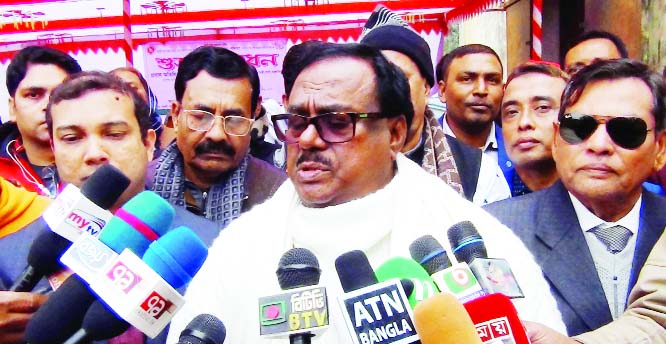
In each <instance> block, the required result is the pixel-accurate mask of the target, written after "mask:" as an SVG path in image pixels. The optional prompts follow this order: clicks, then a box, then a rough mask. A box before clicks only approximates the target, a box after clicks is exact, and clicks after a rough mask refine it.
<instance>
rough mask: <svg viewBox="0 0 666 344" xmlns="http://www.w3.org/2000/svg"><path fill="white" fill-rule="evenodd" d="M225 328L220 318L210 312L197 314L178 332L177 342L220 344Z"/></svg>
mask: <svg viewBox="0 0 666 344" xmlns="http://www.w3.org/2000/svg"><path fill="white" fill-rule="evenodd" d="M226 337H227V329H226V328H225V327H224V324H223V323H222V321H220V319H218V318H216V317H215V316H213V315H210V314H199V315H197V316H196V317H195V318H194V319H192V321H190V323H189V324H188V325H187V327H185V329H184V330H183V331H182V332H181V333H180V338H179V339H178V344H222V343H224V339H225V338H226Z"/></svg>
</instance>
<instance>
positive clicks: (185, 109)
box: [148, 46, 286, 228]
mask: <svg viewBox="0 0 666 344" xmlns="http://www.w3.org/2000/svg"><path fill="white" fill-rule="evenodd" d="M174 88H175V91H176V101H175V102H173V104H172V106H171V115H172V116H173V117H174V118H175V123H174V124H175V131H176V140H175V142H173V143H171V144H170V145H169V146H167V147H166V148H165V149H164V151H163V152H162V154H161V155H160V157H159V158H158V159H157V161H156V163H155V164H154V166H153V167H154V169H149V176H148V177H149V178H148V179H149V180H151V181H152V183H149V187H150V188H151V189H152V190H153V191H155V192H157V193H158V194H160V196H162V197H164V198H165V199H166V200H168V201H169V202H170V203H172V204H174V205H176V206H180V207H183V208H187V209H188V210H190V211H191V212H193V213H195V214H197V215H199V216H203V217H205V218H207V219H209V220H211V221H214V222H216V223H217V224H219V225H220V227H221V228H224V227H226V226H227V225H228V224H229V222H230V221H231V220H233V219H235V218H237V217H238V216H239V215H240V214H241V212H244V211H246V210H248V209H250V208H251V207H252V206H253V205H254V204H256V203H261V202H263V201H264V200H265V199H266V198H268V197H270V195H272V194H273V192H274V191H275V190H276V189H277V188H278V186H280V184H281V183H282V182H283V181H284V180H285V179H286V176H285V174H284V172H283V171H281V170H279V169H277V168H275V167H273V166H272V165H269V164H268V163H264V162H263V161H261V160H259V159H255V158H253V157H251V156H250V155H249V154H248V150H249V147H250V135H249V133H250V129H251V127H252V122H253V117H254V116H253V114H254V113H255V110H256V109H257V107H258V106H259V102H260V101H261V97H259V77H258V75H257V72H256V70H255V69H253V68H252V67H251V66H250V65H249V64H248V63H247V62H246V61H245V60H244V59H243V58H242V57H241V56H239V55H237V54H236V53H234V52H232V51H230V50H227V49H224V48H218V47H211V46H203V47H199V48H197V49H195V50H194V51H192V52H190V53H189V54H187V56H185V57H184V58H183V60H182V61H181V63H180V65H179V66H178V74H177V75H176V81H175V85H174Z"/></svg>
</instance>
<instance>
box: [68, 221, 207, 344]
mask: <svg viewBox="0 0 666 344" xmlns="http://www.w3.org/2000/svg"><path fill="white" fill-rule="evenodd" d="M207 255H208V249H207V248H206V245H205V244H204V243H203V242H202V241H201V239H199V237H197V236H196V234H194V232H192V231H191V230H190V229H189V228H187V227H184V226H181V227H178V228H175V229H173V230H172V231H170V232H168V233H166V234H165V235H164V236H162V237H161V238H159V239H157V240H156V241H154V242H153V243H151V244H150V246H149V247H148V249H147V250H146V253H145V254H144V255H143V262H144V263H145V264H146V265H147V266H148V268H150V269H152V270H153V271H155V272H156V273H157V275H159V276H160V277H162V278H163V279H164V281H165V282H167V283H168V284H169V285H170V286H171V287H172V288H175V289H177V288H181V287H183V286H184V285H185V284H187V283H189V281H190V280H192V277H193V276H194V275H195V274H196V273H197V272H198V271H199V269H200V268H201V266H202V265H203V263H204V261H205V260H206V257H207ZM128 268H129V269H128V270H131V271H135V272H138V271H139V270H140V268H138V267H134V266H128ZM135 280H138V281H139V282H137V283H141V281H143V280H145V278H143V277H142V275H141V274H140V273H136V274H135ZM135 287H136V288H139V287H140V286H133V288H135ZM128 292H129V291H128ZM100 296H101V295H100ZM117 296H118V295H112V297H111V298H100V299H98V300H96V301H95V302H94V303H93V304H92V305H90V308H89V309H88V311H87V312H86V314H85V316H84V318H83V323H82V326H81V329H80V330H79V331H77V332H76V333H74V335H72V336H71V337H70V338H69V339H68V340H67V341H66V342H65V343H66V344H74V343H80V342H87V341H92V340H105V339H109V338H113V337H115V336H118V335H120V334H122V333H123V332H125V331H126V330H127V329H128V328H129V327H130V323H128V322H127V321H125V320H124V318H123V317H121V316H120V315H118V313H117V312H115V311H114V310H113V309H116V310H118V311H119V313H122V314H126V313H135V314H136V313H142V311H141V308H140V307H138V309H137V307H136V305H135V306H134V307H131V306H129V307H128V306H127V305H124V302H123V301H122V300H119V299H118V298H117ZM123 297H127V295H126V294H123ZM163 300H165V301H164V302H163V303H160V302H153V303H152V306H151V307H155V308H154V309H152V308H151V309H150V311H147V313H151V314H152V315H157V314H160V316H161V314H162V313H163V312H165V311H167V308H169V307H170V306H169V305H168V304H169V303H171V302H172V301H167V300H166V299H163ZM149 304H150V302H149ZM142 306H143V305H142ZM144 310H145V309H144ZM174 313H175V312H174ZM171 315H172V314H171ZM158 318H159V317H158ZM161 320H162V322H164V321H163V319H161ZM167 323H168V321H167ZM164 325H166V323H164ZM158 333H159V331H158V332H157V333H156V334H158ZM156 334H155V335H156Z"/></svg>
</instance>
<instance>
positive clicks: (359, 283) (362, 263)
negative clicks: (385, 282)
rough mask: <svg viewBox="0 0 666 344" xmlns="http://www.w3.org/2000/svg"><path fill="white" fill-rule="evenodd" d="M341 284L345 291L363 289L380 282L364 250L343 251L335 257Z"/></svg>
mask: <svg viewBox="0 0 666 344" xmlns="http://www.w3.org/2000/svg"><path fill="white" fill-rule="evenodd" d="M335 269H336V270H337V271H338V277H339V278H340V284H342V290H344V291H345V293H348V292H350V291H354V290H356V289H361V288H363V287H367V286H369V285H373V284H376V283H377V282H378V280H377V276H375V271H374V270H372V266H371V265H370V261H368V257H367V256H366V255H365V253H363V251H359V250H354V251H349V252H347V253H343V254H342V255H341V256H340V257H338V258H336V259H335Z"/></svg>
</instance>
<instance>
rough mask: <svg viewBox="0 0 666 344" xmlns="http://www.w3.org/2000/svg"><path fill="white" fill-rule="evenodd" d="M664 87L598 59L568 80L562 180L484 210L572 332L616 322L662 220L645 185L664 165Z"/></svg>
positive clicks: (558, 149) (636, 69)
mask: <svg viewBox="0 0 666 344" xmlns="http://www.w3.org/2000/svg"><path fill="white" fill-rule="evenodd" d="M665 92H666V91H665V89H664V85H663V81H662V79H661V77H660V76H659V75H657V74H655V73H652V72H650V71H649V69H648V67H647V66H646V65H644V64H642V63H640V62H636V61H631V60H614V61H600V62H597V63H594V64H592V65H590V66H588V67H585V68H583V69H582V70H581V71H580V72H578V73H577V74H576V75H575V76H574V77H573V78H572V80H571V81H570V82H569V83H568V84H567V87H566V88H565V90H564V95H563V98H562V106H561V108H560V112H559V114H558V121H557V122H556V123H554V129H555V134H554V135H555V137H554V141H553V158H554V159H555V163H556V166H557V171H558V174H559V175H560V179H561V181H560V182H557V183H556V184H554V185H553V186H551V187H549V188H547V189H544V190H542V191H539V192H535V193H532V194H529V195H526V196H521V197H517V198H512V199H509V200H505V201H501V202H498V203H496V204H490V205H488V206H486V207H485V209H486V210H487V211H489V212H490V213H491V214H493V215H494V216H496V217H497V218H498V219H499V220H500V221H502V222H503V223H504V224H506V225H507V226H508V227H510V228H512V229H513V230H514V231H515V232H516V234H517V235H519V236H520V237H521V239H522V240H523V241H524V242H525V244H526V245H527V247H528V248H529V249H530V250H531V252H532V254H533V255H534V256H535V258H536V260H537V262H538V263H539V264H540V266H541V269H542V270H543V273H544V275H545V277H546V279H547V280H548V282H549V283H550V285H551V288H552V291H553V295H555V297H556V299H557V301H558V306H559V308H560V311H561V313H562V317H563V320H564V321H565V324H566V325H567V330H568V334H569V335H577V334H580V333H583V332H588V331H591V330H594V329H597V328H599V327H601V326H603V325H605V324H607V323H609V322H611V321H613V320H614V319H616V318H618V317H619V316H620V315H621V314H622V312H623V311H624V309H625V306H626V299H627V294H628V291H629V290H631V289H632V287H633V286H634V284H635V283H636V278H637V276H638V272H639V271H640V270H641V267H642V266H643V265H644V264H645V261H646V258H647V256H648V254H649V253H650V251H651V250H652V248H653V246H654V244H655V242H656V241H657V239H658V238H659V237H660V235H661V234H662V233H663V231H664V227H665V226H666V212H665V211H664V210H665V209H666V200H665V199H663V198H661V197H659V196H656V195H654V194H653V193H650V192H647V191H646V190H644V189H643V188H642V185H641V184H642V183H643V182H644V181H645V180H646V179H647V177H648V176H649V175H650V174H651V173H653V172H654V171H658V170H659V169H660V168H661V167H663V166H664V164H665V163H666V133H665V132H664V117H665V114H666V106H665V99H664V97H665V94H666V93H665Z"/></svg>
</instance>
